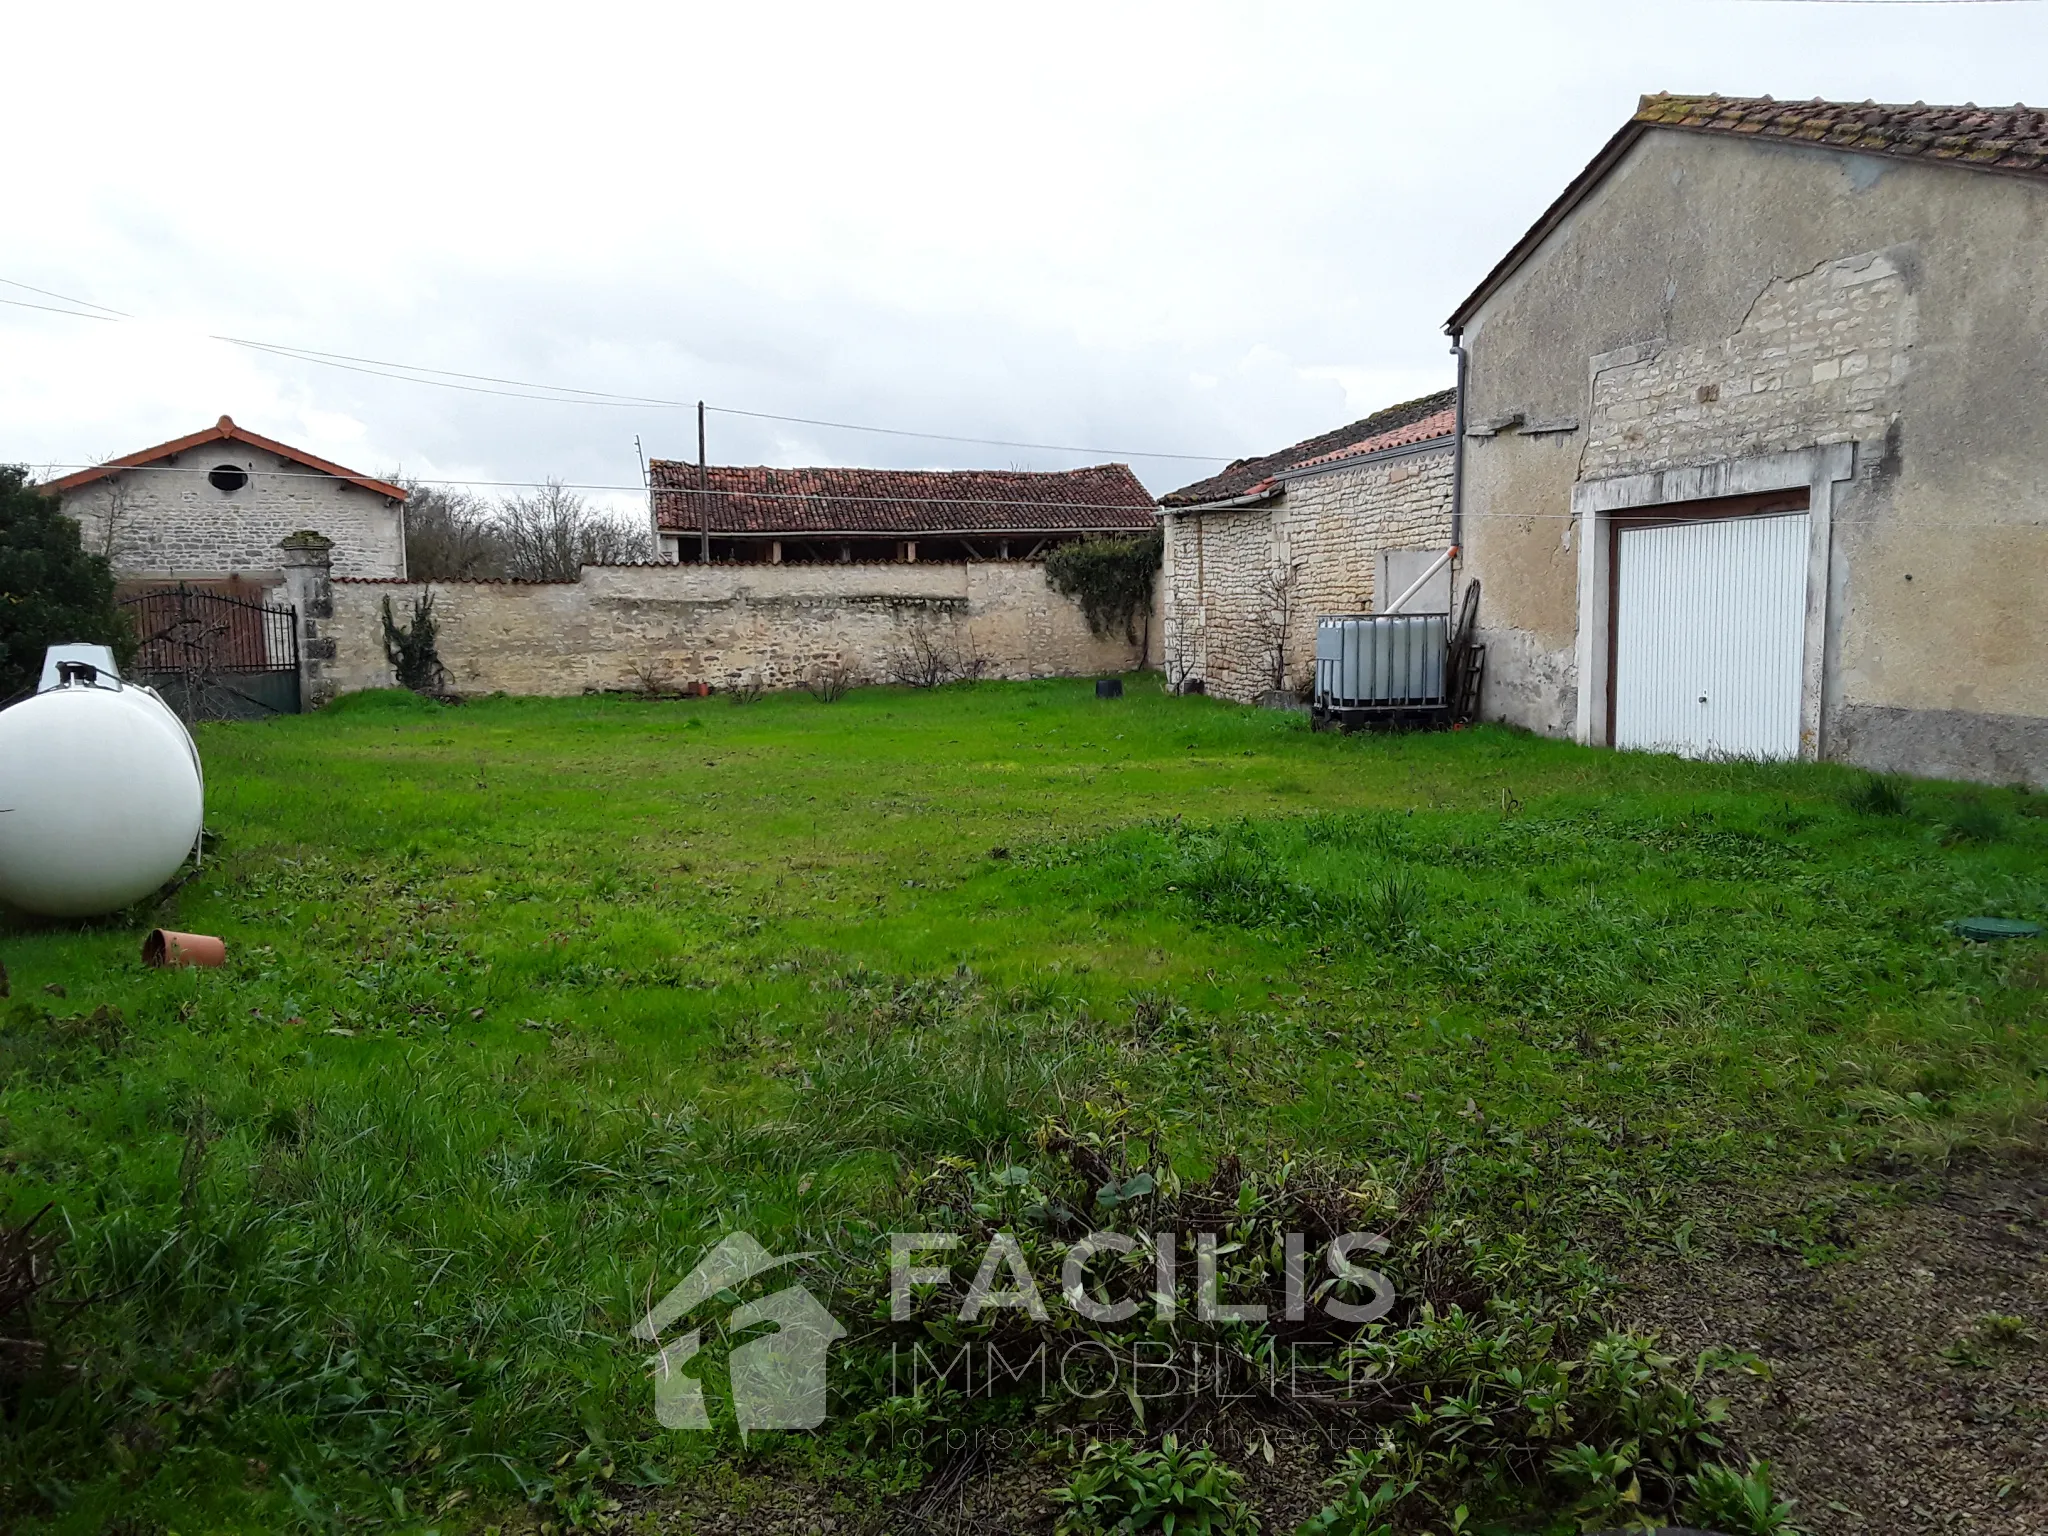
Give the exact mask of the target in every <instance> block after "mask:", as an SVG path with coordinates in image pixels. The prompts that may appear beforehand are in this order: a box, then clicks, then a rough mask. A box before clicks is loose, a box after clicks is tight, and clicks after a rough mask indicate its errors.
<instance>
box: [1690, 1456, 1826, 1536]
mask: <svg viewBox="0 0 2048 1536" xmlns="http://www.w3.org/2000/svg"><path fill="white" fill-rule="evenodd" d="M1691 1483H1692V1505H1691V1511H1690V1518H1691V1519H1694V1520H1697V1521H1699V1522H1700V1523H1701V1524H1702V1525H1708V1526H1712V1527H1713V1528H1714V1529H1716V1530H1721V1531H1726V1532H1728V1536H1805V1533H1804V1532H1803V1531H1801V1530H1800V1528H1799V1527H1798V1526H1796V1525H1794V1524H1793V1523H1792V1506H1791V1504H1789V1503H1788V1502H1787V1501H1785V1500H1784V1499H1781V1498H1779V1497H1778V1496H1777V1495H1776V1494H1775V1493H1773V1492H1772V1491H1771V1468H1770V1463H1768V1462H1763V1461H1752V1462H1751V1463H1750V1464H1749V1468H1748V1470H1747V1471H1743V1472H1738V1471H1736V1470H1735V1469H1734V1468H1733V1467H1724V1466H1722V1465H1720V1464H1719V1463H1718V1462H1709V1463H1708V1464H1707V1465H1706V1466H1704V1467H1701V1468H1700V1469H1699V1471H1697V1472H1695V1473H1694V1474H1693V1476H1692V1479H1691Z"/></svg>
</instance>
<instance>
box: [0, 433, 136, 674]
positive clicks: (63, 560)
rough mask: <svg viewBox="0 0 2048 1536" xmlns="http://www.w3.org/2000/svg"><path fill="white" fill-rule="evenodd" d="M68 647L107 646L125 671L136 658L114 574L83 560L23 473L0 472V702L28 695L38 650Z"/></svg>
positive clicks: (80, 547)
mask: <svg viewBox="0 0 2048 1536" xmlns="http://www.w3.org/2000/svg"><path fill="white" fill-rule="evenodd" d="M66 641H86V642H89V643H92V644H97V645H108V646H112V647H113V649H114V659H115V660H116V661H118V662H120V663H121V664H122V665H123V666H125V665H127V663H128V660H129V658H131V657H132V656H134V654H135V632H134V630H133V629H132V628H131V627H130V626H129V624H128V622H127V620H126V619H124V618H123V617H122V616H121V611H120V609H118V608H116V607H115V606H114V572H113V568H112V567H111V566H110V565H108V563H107V561H106V560H105V558H104V557H102V556H99V555H93V554H88V553H87V552H86V549H85V546H84V544H83V543H81V542H80V540H79V537H78V524H77V523H75V522H73V521H72V520H71V519H70V518H68V517H66V516H65V515H64V514H63V512H62V511H60V510H59V508H58V505H57V502H56V500H55V498H53V497H49V496H45V495H43V494H42V493H41V492H39V491H37V490H36V489H35V488H34V487H33V486H31V485H30V484H29V483H28V471H27V470H25V469H22V468H20V467H19V466H17V465H0V699H5V698H11V697H12V696H13V695H15V694H17V693H21V692H23V691H24V690H26V689H30V688H33V687H34V686H35V685H36V679H37V678H38V677H40V676H41V675H42V670H43V652H44V650H45V649H46V648H48V647H49V646H52V645H61V644H63V643H64V642H66Z"/></svg>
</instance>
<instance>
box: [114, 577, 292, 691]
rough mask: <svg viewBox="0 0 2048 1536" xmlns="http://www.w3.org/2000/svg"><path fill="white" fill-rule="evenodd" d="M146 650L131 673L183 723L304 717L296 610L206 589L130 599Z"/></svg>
mask: <svg viewBox="0 0 2048 1536" xmlns="http://www.w3.org/2000/svg"><path fill="white" fill-rule="evenodd" d="M121 607H122V608H123V609H124V610H125V611H126V612H127V614H128V619H129V622H130V623H131V624H133V625H134V626H135V637H136V639H137V640H138V641H140V642H141V648H140V649H139V650H138V651H137V652H136V653H135V659H134V660H133V661H132V662H130V663H129V665H128V675H129V676H130V677H131V678H132V679H133V680H134V681H136V682H139V683H146V684H148V685H149V686H150V687H152V688H154V689H156V691H157V692H158V693H160V694H162V695H163V696H164V702H165V703H167V704H169V705H170V706H171V708H172V709H174V710H176V711H177V712H178V715H179V717H180V718H182V719H184V720H187V721H196V720H261V719H266V718H268V717H269V716H271V715H295V714H297V713H298V712H299V622H298V615H297V613H296V612H294V611H293V610H292V609H290V608H271V607H266V606H265V605H264V604H262V603H252V602H250V601H248V600H247V599H245V598H239V597H225V596H223V595H222V594H220V593H218V592H209V591H207V590H205V589H204V588H203V587H193V586H186V585H182V584H181V585H179V586H175V587H156V588H153V589H151V590H150V591H147V592H141V593H138V594H137V595H135V596H134V597H129V598H124V599H123V600H122V602H121Z"/></svg>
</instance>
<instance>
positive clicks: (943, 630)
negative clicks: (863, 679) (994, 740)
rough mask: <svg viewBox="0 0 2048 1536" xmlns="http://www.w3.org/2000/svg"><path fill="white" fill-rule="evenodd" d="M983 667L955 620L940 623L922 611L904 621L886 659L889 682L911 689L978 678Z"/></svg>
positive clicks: (983, 663) (934, 686) (980, 659)
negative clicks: (894, 646)
mask: <svg viewBox="0 0 2048 1536" xmlns="http://www.w3.org/2000/svg"><path fill="white" fill-rule="evenodd" d="M986 667H987V663H985V662H984V661H983V660H982V658H981V657H980V656H978V655H976V654H975V652H974V647H973V644H972V642H970V641H969V640H967V639H966V637H965V636H964V635H963V634H962V633H961V631H960V626H959V624H958V623H957V622H954V623H942V622H941V621H940V620H939V619H938V618H937V617H936V616H935V615H933V614H932V613H930V612H927V611H924V610H920V611H918V612H917V613H915V614H913V615H912V616H911V618H910V620H909V622H907V623H906V624H904V626H903V627H902V629H901V630H900V631H899V635H898V640H897V645H896V648H895V649H894V650H893V651H891V652H890V653H889V658H888V668H889V681H890V682H892V683H902V684H905V685H906V686H908V687H911V688H938V687H941V686H943V685H944V684H946V683H955V682H961V681H965V680H968V679H972V678H978V677H980V676H981V674H982V673H983V671H985V670H986Z"/></svg>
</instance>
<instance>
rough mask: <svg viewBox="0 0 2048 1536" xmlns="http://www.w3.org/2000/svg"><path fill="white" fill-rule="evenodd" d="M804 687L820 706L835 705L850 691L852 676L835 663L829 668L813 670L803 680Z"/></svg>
mask: <svg viewBox="0 0 2048 1536" xmlns="http://www.w3.org/2000/svg"><path fill="white" fill-rule="evenodd" d="M804 687H805V688H807V689H809V690H810V695H811V697H812V698H814V699H816V700H817V701H818V702H819V703H820V704H837V703H838V702H839V701H840V700H841V699H843V698H845V697H846V695H847V694H848V693H849V692H850V691H851V690H852V688H853V674H852V673H851V672H849V671H847V670H846V668H844V667H842V666H840V665H838V664H837V663H836V662H835V663H834V664H833V665H831V666H829V667H817V668H814V669H813V670H812V672H811V674H810V676H808V677H806V678H805V679H804Z"/></svg>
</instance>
